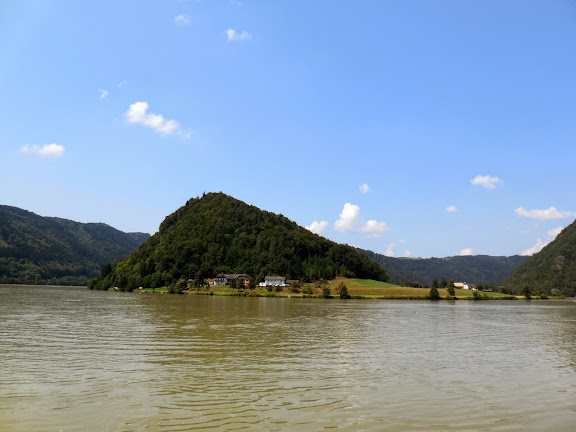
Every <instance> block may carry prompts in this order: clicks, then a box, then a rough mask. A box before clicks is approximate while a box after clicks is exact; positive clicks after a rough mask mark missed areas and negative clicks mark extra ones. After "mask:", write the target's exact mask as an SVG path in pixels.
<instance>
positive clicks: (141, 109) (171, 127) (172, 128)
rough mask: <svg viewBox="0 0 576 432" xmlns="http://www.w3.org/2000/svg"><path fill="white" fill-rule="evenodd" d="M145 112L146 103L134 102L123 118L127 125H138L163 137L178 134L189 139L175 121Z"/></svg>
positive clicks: (146, 109) (187, 134) (186, 133)
mask: <svg viewBox="0 0 576 432" xmlns="http://www.w3.org/2000/svg"><path fill="white" fill-rule="evenodd" d="M146 111H148V102H136V103H133V104H132V105H130V108H129V109H128V111H126V112H125V113H124V116H125V117H126V121H127V122H128V123H139V124H141V125H144V126H147V127H149V128H152V129H154V130H155V131H156V132H159V133H161V134H163V135H171V134H178V135H183V136H186V137H187V138H189V136H190V133H189V132H185V131H183V130H182V129H181V128H180V123H178V122H177V121H176V120H166V119H165V118H164V117H163V116H161V115H159V114H149V113H147V112H146Z"/></svg>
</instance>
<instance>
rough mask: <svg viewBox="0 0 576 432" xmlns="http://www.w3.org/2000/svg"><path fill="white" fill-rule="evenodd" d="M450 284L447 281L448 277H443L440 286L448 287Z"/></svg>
mask: <svg viewBox="0 0 576 432" xmlns="http://www.w3.org/2000/svg"><path fill="white" fill-rule="evenodd" d="M447 286H448V282H446V279H442V280H441V281H440V287H441V288H446V287H447Z"/></svg>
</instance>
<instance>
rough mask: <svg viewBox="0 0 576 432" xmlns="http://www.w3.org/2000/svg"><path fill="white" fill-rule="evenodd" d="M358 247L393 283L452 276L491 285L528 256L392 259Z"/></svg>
mask: <svg viewBox="0 0 576 432" xmlns="http://www.w3.org/2000/svg"><path fill="white" fill-rule="evenodd" d="M359 250H361V251H362V252H363V253H365V254H366V255H367V256H368V257H370V258H371V259H372V260H374V261H375V262H377V263H379V264H381V265H383V266H384V267H385V268H386V271H387V272H388V274H389V275H390V281H391V282H392V283H396V284H403V283H405V282H420V283H421V284H426V285H429V284H430V283H431V282H432V281H433V280H434V279H436V280H438V281H440V280H442V279H445V280H450V279H454V280H455V281H456V282H469V283H483V284H495V283H498V282H500V281H501V280H502V279H504V278H505V277H506V276H508V275H509V274H510V273H511V272H512V271H513V270H514V269H515V268H516V267H518V266H519V265H520V264H522V263H523V262H525V261H526V260H527V259H528V258H529V257H526V256H519V255H514V256H510V257H503V256H488V255H474V256H453V257H446V258H393V257H388V256H386V255H381V254H377V253H374V252H371V251H366V250H362V249H359Z"/></svg>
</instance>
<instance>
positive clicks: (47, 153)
mask: <svg viewBox="0 0 576 432" xmlns="http://www.w3.org/2000/svg"><path fill="white" fill-rule="evenodd" d="M64 150H65V149H64V146H62V145H59V144H56V143H52V144H46V145H44V146H42V147H40V146H37V145H31V146H30V145H27V144H25V145H23V146H22V148H21V149H20V151H21V152H22V153H30V154H35V155H39V156H43V157H62V156H63V155H64Z"/></svg>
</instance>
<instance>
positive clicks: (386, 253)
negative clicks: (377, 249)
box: [384, 243, 396, 257]
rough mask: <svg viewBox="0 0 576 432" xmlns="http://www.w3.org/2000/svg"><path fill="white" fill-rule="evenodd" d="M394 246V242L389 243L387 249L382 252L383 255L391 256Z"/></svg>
mask: <svg viewBox="0 0 576 432" xmlns="http://www.w3.org/2000/svg"><path fill="white" fill-rule="evenodd" d="M395 247H396V243H390V244H389V245H388V249H386V252H384V255H386V256H389V257H393V256H394V248H395Z"/></svg>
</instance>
